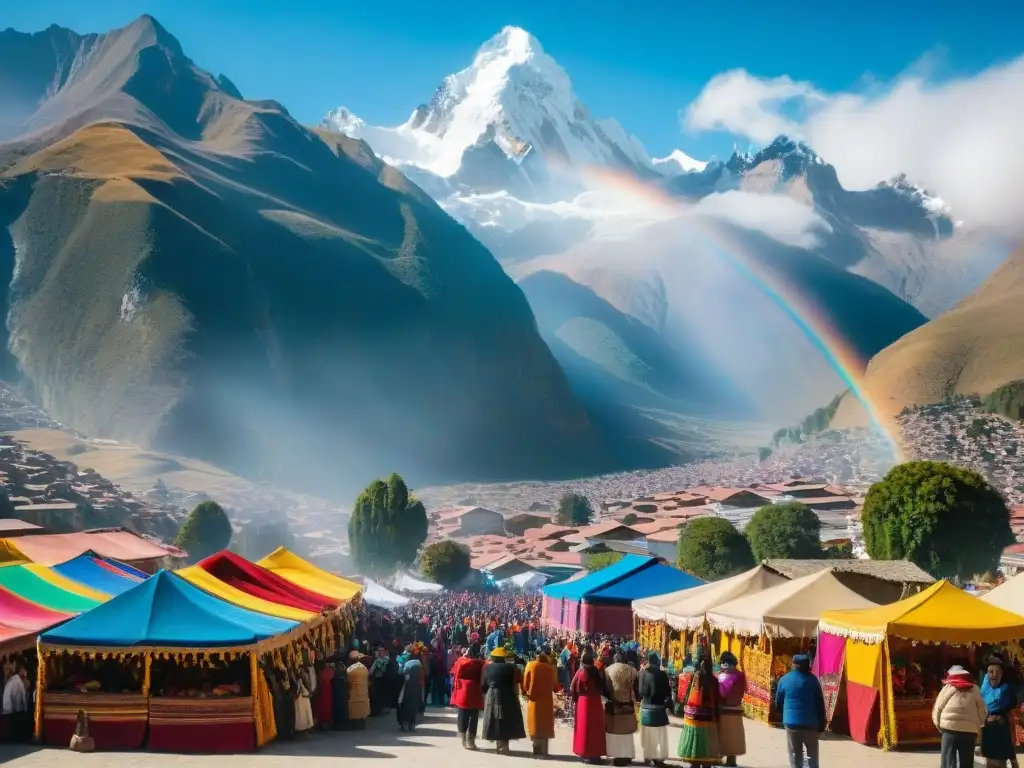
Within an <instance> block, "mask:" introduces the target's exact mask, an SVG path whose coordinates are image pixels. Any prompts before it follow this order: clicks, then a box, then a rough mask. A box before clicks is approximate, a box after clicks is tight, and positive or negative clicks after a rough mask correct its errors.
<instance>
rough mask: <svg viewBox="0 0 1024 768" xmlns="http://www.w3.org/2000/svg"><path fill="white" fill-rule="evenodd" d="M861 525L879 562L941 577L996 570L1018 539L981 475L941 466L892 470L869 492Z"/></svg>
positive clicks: (914, 464)
mask: <svg viewBox="0 0 1024 768" xmlns="http://www.w3.org/2000/svg"><path fill="white" fill-rule="evenodd" d="M861 521H862V522H863V524H864V544H865V546H866V547H867V550H868V554H869V555H871V557H872V558H874V559H876V560H897V559H907V560H910V561H911V562H913V563H916V564H917V565H919V566H920V567H921V568H923V569H925V570H926V571H928V572H929V573H931V574H932V575H933V576H935V577H936V578H950V577H958V576H959V577H963V578H969V577H971V576H973V575H974V574H976V573H984V572H986V571H990V570H995V568H996V566H997V565H998V563H999V556H1000V555H1001V554H1002V552H1003V549H1004V548H1006V547H1007V546H1009V545H1010V544H1012V543H1013V541H1014V538H1013V533H1012V531H1011V530H1010V511H1009V509H1008V508H1007V506H1006V501H1005V500H1004V499H1003V497H1002V496H1001V495H1000V494H999V492H998V491H996V490H995V489H994V488H993V487H992V486H991V485H989V483H988V481H987V480H985V478H984V477H983V476H982V475H981V474H979V473H978V472H975V471H974V470H972V469H966V468H964V467H956V466H953V465H951V464H945V463H943V462H939V461H911V462H907V463H906V464H898V465H897V466H895V467H893V468H892V469H890V470H889V473H888V474H887V475H886V476H885V477H884V478H883V479H882V480H880V481H879V482H877V483H875V484H874V485H872V486H871V488H870V490H869V491H868V495H867V497H866V498H865V499H864V508H863V510H862V511H861Z"/></svg>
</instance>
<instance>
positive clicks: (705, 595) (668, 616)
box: [633, 565, 788, 669]
mask: <svg viewBox="0 0 1024 768" xmlns="http://www.w3.org/2000/svg"><path fill="white" fill-rule="evenodd" d="M787 581H788V579H786V578H785V577H784V576H780V575H779V574H777V573H774V572H773V571H770V570H768V569H767V568H765V567H764V566H761V565H759V566H757V567H756V568H751V569H750V570H749V571H744V572H743V573H740V574H738V575H736V576H731V577H730V578H728V579H722V580H721V581H715V582H711V583H710V584H705V585H703V586H700V587H694V588H693V589H689V590H683V591H678V592H672V593H670V594H667V595H661V596H659V597H655V598H646V599H644V600H634V601H633V611H634V612H635V613H636V615H637V619H638V622H637V623H638V637H639V638H641V643H640V644H641V646H642V647H643V648H645V649H651V650H659V651H661V652H662V653H663V654H664V655H665V656H666V657H667V659H668V664H669V666H670V667H672V668H673V669H678V668H681V667H682V664H683V659H684V657H685V656H686V650H687V649H688V648H692V647H693V641H694V639H695V637H696V633H697V632H698V631H699V630H700V629H701V628H702V627H704V626H705V620H706V615H707V612H708V610H710V609H712V608H714V607H715V606H718V605H721V604H723V603H726V602H728V601H730V600H733V599H735V598H738V597H740V596H742V595H747V594H754V593H757V592H761V591H763V590H765V589H768V588H769V587H773V586H775V585H777V584H784V583H786V582H787ZM737 658H738V655H737Z"/></svg>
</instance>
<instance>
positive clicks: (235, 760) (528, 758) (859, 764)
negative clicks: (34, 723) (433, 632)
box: [0, 708, 983, 768]
mask: <svg viewBox="0 0 1024 768" xmlns="http://www.w3.org/2000/svg"><path fill="white" fill-rule="evenodd" d="M746 727H747V749H748V754H747V755H746V756H745V757H743V758H741V759H740V761H739V764H740V766H745V767H747V768H788V765H789V763H788V759H787V757H786V745H785V739H784V737H783V735H782V733H781V732H780V731H778V730H776V729H773V728H769V727H767V726H764V725H760V724H758V723H752V722H750V721H749V720H748V721H746ZM671 739H672V744H673V745H674V744H676V743H677V742H678V739H679V729H678V728H676V727H673V728H672V735H671ZM478 745H480V746H481V749H480V750H478V751H477V752H470V751H467V750H464V749H463V748H462V746H461V744H460V742H459V739H458V735H457V734H456V732H455V713H454V711H453V710H444V709H436V708H430V709H428V710H427V715H426V718H425V719H424V721H423V722H422V724H421V725H419V726H418V727H417V729H416V731H415V733H411V734H409V733H402V732H401V731H399V729H398V725H397V724H396V722H395V720H394V718H393V717H379V718H374V719H372V720H371V721H370V723H369V727H368V728H367V730H365V731H361V732H360V731H357V732H332V731H326V732H323V733H315V734H312V735H310V736H308V737H300V738H299V739H296V740H295V741H290V742H277V743H274V744H271V745H270V746H268V747H266V748H265V749H261V750H260V751H259V752H256V753H255V754H240V755H229V756H222V755H174V754H161V753H149V752H141V751H140V752H104V753H93V754H90V755H79V754H75V753H72V752H70V751H68V750H67V749H32V748H28V747H19V748H15V747H10V746H7V745H0V764H3V765H4V768H65V766H76V767H80V768H170V767H171V766H173V767H174V768H243V766H244V767H245V768H260V767H261V766H267V768H269V766H271V765H274V766H280V765H285V764H286V763H285V761H288V764H291V763H292V762H293V761H294V760H296V759H301V766H299V765H297V764H295V765H293V768H323V767H325V766H340V765H342V764H345V765H349V766H351V765H354V761H357V762H360V763H361V762H362V761H363V760H366V761H368V762H367V764H366V765H367V767H369V766H372V765H377V766H380V765H381V764H380V763H377V762H376V761H379V760H397V761H398V763H397V765H402V766H413V765H415V766H417V767H418V768H480V767H481V766H482V765H487V766H494V767H495V768H500V767H501V766H507V768H515V766H516V765H519V766H522V765H523V764H524V763H525V764H532V763H534V761H535V758H534V757H533V755H532V754H531V752H530V743H529V741H527V740H525V739H524V740H522V741H515V742H512V754H511V755H509V756H500V757H499V756H498V755H495V754H494V752H493V749H491V747H493V744H490V743H489V742H478ZM637 747H638V749H639V738H637ZM638 756H639V755H638ZM537 762H538V763H543V764H546V765H548V766H551V768H554V765H560V764H571V765H574V766H579V765H581V763H580V761H579V759H578V758H576V757H575V756H574V755H573V754H572V733H571V732H570V731H569V730H568V729H561V728H560V729H559V731H558V734H557V737H556V739H555V741H554V743H553V744H552V745H551V757H549V758H546V759H543V760H538V761H537ZM975 763H976V765H978V766H981V765H983V761H982V760H981V759H980V758H976V760H975ZM634 765H639V762H637V763H634ZM938 765H939V756H938V753H937V752H935V751H932V752H889V753H886V752H882V751H881V750H879V749H872V748H869V747H864V746H861V745H859V744H854V743H853V742H851V741H850V740H849V739H843V738H838V737H837V738H829V739H828V740H826V741H823V742H822V745H821V766H822V768H938Z"/></svg>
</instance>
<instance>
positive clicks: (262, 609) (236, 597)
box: [174, 565, 319, 622]
mask: <svg viewBox="0 0 1024 768" xmlns="http://www.w3.org/2000/svg"><path fill="white" fill-rule="evenodd" d="M174 575H175V576H181V578H183V579H185V581H187V582H188V583H189V584H192V585H193V586H196V587H199V588H200V589H201V590H203V591H204V592H208V593H210V594H211V595H213V596H214V597H219V598H220V599H221V600H224V601H225V602H228V603H231V604H232V605H237V606H238V607H239V608H247V609H248V610H250V611H256V613H265V614H267V615H268V616H276V617H277V618H279V619H291V620H292V621H298V622H306V621H309V620H310V619H312V618H313V617H314V616H319V614H316V613H312V612H311V611H303V610H302V609H301V608H292V607H291V606H290V605H280V604H278V603H272V602H270V601H269V600H264V599H263V598H261V597H256V596H255V595H249V594H246V593H245V592H243V591H242V590H240V589H236V588H235V587H232V586H231V585H230V584H226V583H224V582H223V581H221V580H220V579H218V578H217V577H216V576H214V575H213V574H212V573H210V572H209V571H205V570H203V569H202V568H200V567H199V566H198V565H190V566H189V567H188V568H182V569H181V570H180V571H175V572H174Z"/></svg>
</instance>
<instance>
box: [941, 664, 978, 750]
mask: <svg viewBox="0 0 1024 768" xmlns="http://www.w3.org/2000/svg"><path fill="white" fill-rule="evenodd" d="M942 683H943V685H942V690H941V691H939V695H938V698H936V699H935V706H933V707H932V722H933V723H934V724H935V727H936V728H938V729H939V733H941V734H942V743H941V746H940V747H939V754H940V755H941V757H940V763H939V764H940V766H941V768H957V766H958V765H959V768H972V766H973V765H974V743H975V742H976V741H977V740H978V732H979V731H980V730H981V728H982V726H984V725H985V721H986V719H988V711H987V710H986V709H985V701H984V699H982V698H981V691H979V690H978V686H976V685H975V684H974V681H973V680H972V679H971V673H970V672H968V671H967V670H966V669H964V668H963V667H961V666H960V665H955V666H952V667H950V668H949V671H948V672H946V678H945V679H944V680H943V681H942Z"/></svg>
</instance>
